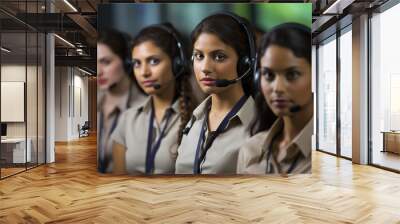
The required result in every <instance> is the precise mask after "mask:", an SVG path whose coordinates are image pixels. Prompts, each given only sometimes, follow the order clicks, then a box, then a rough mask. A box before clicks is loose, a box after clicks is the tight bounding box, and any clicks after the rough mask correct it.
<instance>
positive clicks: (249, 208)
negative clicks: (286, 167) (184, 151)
mask: <svg viewBox="0 0 400 224" xmlns="http://www.w3.org/2000/svg"><path fill="white" fill-rule="evenodd" d="M312 171H313V173H312V174H310V175H297V176H291V177H288V178H284V177H280V176H266V177H262V176H240V177H232V176H231V177H167V176H163V177H131V176H112V175H104V174H98V173H97V170H96V139H95V137H93V136H92V137H88V138H82V139H80V140H79V141H73V142H69V143H58V144H57V145H56V163H54V164H48V165H46V166H41V167H38V168H35V169H32V170H29V171H27V172H25V173H21V174H18V175H16V176H13V177H10V178H7V179H5V180H2V181H0V201H1V203H0V223H119V224H120V223H400V212H399V211H400V175H399V174H396V173H392V172H388V171H384V170H381V169H378V168H375V167H371V166H362V165H355V164H352V163H351V162H350V161H348V160H344V159H340V158H336V157H333V156H330V155H327V154H324V153H321V152H313V168H312Z"/></svg>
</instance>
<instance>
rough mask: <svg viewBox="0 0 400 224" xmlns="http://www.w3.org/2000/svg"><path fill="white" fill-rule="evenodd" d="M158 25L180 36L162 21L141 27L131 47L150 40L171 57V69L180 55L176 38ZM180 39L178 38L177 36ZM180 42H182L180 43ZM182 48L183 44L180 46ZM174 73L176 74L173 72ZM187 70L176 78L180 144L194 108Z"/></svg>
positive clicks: (175, 153)
mask: <svg viewBox="0 0 400 224" xmlns="http://www.w3.org/2000/svg"><path fill="white" fill-rule="evenodd" d="M160 26H164V27H167V28H168V29H169V30H171V31H172V32H174V33H175V35H176V36H177V37H180V35H179V32H178V31H177V30H176V29H175V28H174V27H173V26H172V24H170V23H163V24H160V25H153V26H149V27H146V28H144V29H142V30H141V31H140V32H139V33H138V34H137V35H136V37H135V38H134V39H133V42H132V46H133V47H132V49H133V48H134V47H136V46H137V45H139V44H141V43H143V42H146V41H151V42H152V43H153V44H154V45H156V46H157V47H159V48H160V49H161V50H162V51H163V52H165V53H166V54H167V55H168V56H169V58H170V59H171V69H172V63H173V58H175V57H179V56H180V50H179V48H178V46H177V40H176V39H175V37H174V36H173V35H172V34H171V33H169V32H168V31H167V30H165V29H163V28H161V27H160ZM179 39H180V38H179ZM181 44H182V43H181ZM181 47H182V48H183V47H184V46H181ZM183 51H184V50H183ZM184 52H185V51H184ZM174 75H176V74H174ZM188 78H189V71H188V69H186V70H185V71H184V73H183V74H181V75H180V76H179V77H177V79H176V83H177V85H176V89H175V90H176V93H175V95H176V97H179V111H180V114H181V125H180V127H179V136H178V144H180V142H181V140H182V135H183V129H184V128H185V125H186V123H187V122H189V119H190V117H191V114H192V111H193V109H194V106H195V105H194V103H193V97H192V95H191V88H190V84H189V80H188ZM172 153H173V154H174V156H177V152H172Z"/></svg>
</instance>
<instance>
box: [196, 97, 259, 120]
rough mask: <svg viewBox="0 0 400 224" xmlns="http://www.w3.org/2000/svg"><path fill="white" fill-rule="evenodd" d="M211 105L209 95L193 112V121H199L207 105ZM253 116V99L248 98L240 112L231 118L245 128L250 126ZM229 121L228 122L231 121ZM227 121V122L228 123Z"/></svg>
mask: <svg viewBox="0 0 400 224" xmlns="http://www.w3.org/2000/svg"><path fill="white" fill-rule="evenodd" d="M210 103H211V95H210V96H208V97H207V98H206V99H205V100H204V101H203V102H202V103H201V104H200V105H199V106H198V107H197V108H196V109H195V110H194V111H193V117H194V118H195V120H200V119H202V118H203V117H204V116H205V114H206V113H205V111H206V109H208V106H209V104H210ZM254 114H255V103H254V99H253V97H251V96H249V97H248V98H247V99H246V102H245V103H244V104H243V106H242V107H241V108H240V110H239V111H238V112H237V113H236V115H235V116H233V117H232V118H231V120H232V119H234V118H239V120H240V121H241V122H242V124H243V125H245V126H246V127H248V126H250V124H251V122H252V121H253V118H254ZM231 120H230V121H231ZM230 121H229V122H230Z"/></svg>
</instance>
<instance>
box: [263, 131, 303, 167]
mask: <svg viewBox="0 0 400 224" xmlns="http://www.w3.org/2000/svg"><path fill="white" fill-rule="evenodd" d="M277 137H278V135H275V136H274V138H273V139H272V141H271V144H270V145H271V148H270V150H269V151H268V154H267V162H266V163H267V164H266V165H267V168H266V173H271V172H272V169H273V166H272V163H271V164H269V165H268V162H269V160H270V158H271V155H272V145H273V142H274V141H275V139H276V138H277ZM300 157H301V152H300V151H299V152H297V154H296V157H295V159H294V160H293V162H292V164H290V167H289V169H288V171H287V173H291V172H292V171H293V170H294V168H295V167H296V165H297V162H298V160H299V159H300ZM278 166H279V164H278Z"/></svg>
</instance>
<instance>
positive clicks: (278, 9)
mask: <svg viewBox="0 0 400 224" xmlns="http://www.w3.org/2000/svg"><path fill="white" fill-rule="evenodd" d="M221 10H227V11H231V12H234V13H236V14H238V15H241V16H243V17H245V18H247V19H248V20H249V21H250V22H251V23H252V24H253V25H256V26H257V27H258V28H260V29H262V30H263V31H268V30H270V29H271V28H272V27H273V26H275V25H278V24H281V23H284V22H298V23H301V24H304V25H306V26H308V27H311V21H312V4H311V3H135V4H124V3H113V4H104V5H100V6H99V11H98V29H99V30H100V31H101V30H102V29H104V28H107V27H113V28H116V29H119V30H121V31H125V32H127V33H129V34H131V35H132V36H133V35H135V34H136V33H137V32H138V31H139V30H140V29H142V28H143V27H145V26H147V25H150V24H155V23H161V22H167V21H168V22H171V23H172V24H173V25H174V26H175V27H176V28H177V29H178V30H179V31H180V32H181V33H182V34H183V36H185V37H186V38H187V37H188V36H189V35H190V32H191V31H192V30H193V29H194V27H195V26H196V25H197V24H198V23H199V22H200V21H201V20H202V19H203V18H205V17H207V16H208V15H211V14H213V13H215V12H218V11H221Z"/></svg>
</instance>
